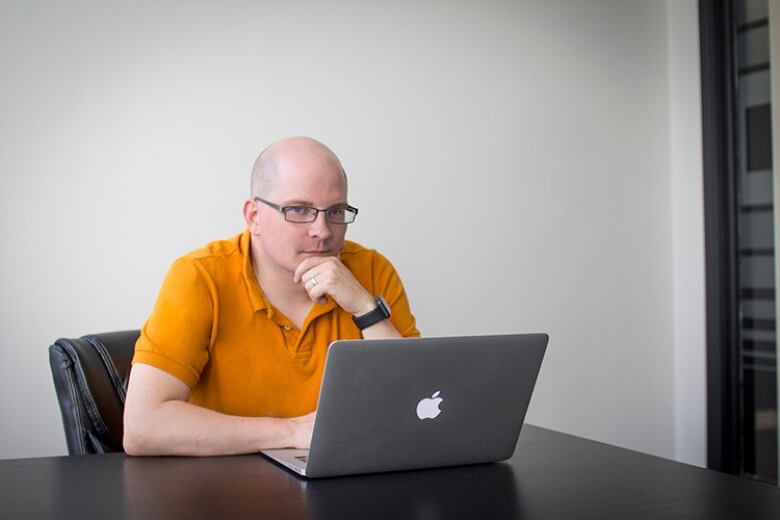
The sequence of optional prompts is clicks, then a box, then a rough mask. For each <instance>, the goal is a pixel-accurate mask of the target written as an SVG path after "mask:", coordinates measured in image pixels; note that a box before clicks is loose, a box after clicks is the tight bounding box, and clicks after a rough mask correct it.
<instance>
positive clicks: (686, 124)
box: [667, 0, 707, 466]
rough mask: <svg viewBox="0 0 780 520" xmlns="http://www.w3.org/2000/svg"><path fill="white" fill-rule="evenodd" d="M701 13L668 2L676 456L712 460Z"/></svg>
mask: <svg viewBox="0 0 780 520" xmlns="http://www.w3.org/2000/svg"><path fill="white" fill-rule="evenodd" d="M698 18H699V11H698V6H697V3H696V2H689V1H686V2H679V1H676V0H668V1H667V20H668V32H669V38H668V41H669V50H668V55H669V115H670V119H669V156H670V175H671V177H670V178H671V181H672V190H671V194H672V221H673V225H672V231H671V236H672V248H673V252H674V253H673V280H674V291H673V309H674V345H675V356H674V368H675V370H674V381H675V405H676V406H675V455H676V458H677V459H678V460H681V461H684V462H688V463H691V464H698V465H700V466H704V465H706V463H707V442H706V439H707V407H706V403H707V373H706V364H705V362H704V361H705V359H706V327H705V323H706V319H705V293H704V195H703V194H704V187H703V175H702V171H703V163H702V125H701V81H700V79H699V78H700V77H701V75H700V74H701V71H700V54H699V31H698Z"/></svg>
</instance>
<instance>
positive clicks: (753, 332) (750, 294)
mask: <svg viewBox="0 0 780 520" xmlns="http://www.w3.org/2000/svg"><path fill="white" fill-rule="evenodd" d="M734 7H735V13H736V18H737V23H736V27H735V28H734V30H735V42H736V49H735V51H736V53H735V56H736V58H737V72H736V77H735V83H736V91H737V96H736V98H737V99H736V114H735V116H736V117H735V119H736V128H737V146H736V155H737V165H736V166H737V168H736V171H737V197H738V200H737V208H738V211H737V230H738V231H737V233H738V234H737V242H738V251H739V259H738V265H739V269H738V280H739V313H740V320H739V322H740V330H739V352H740V356H739V358H740V365H739V372H740V396H739V397H740V405H741V422H742V424H741V429H740V437H741V447H742V457H741V459H742V460H741V465H742V468H741V472H742V474H743V475H747V476H751V477H753V478H757V479H760V480H765V481H767V482H773V483H776V482H777V480H778V467H777V466H778V464H777V455H778V453H777V451H778V450H777V445H778V435H777V368H776V366H777V365H776V352H777V348H776V337H775V336H776V318H775V250H774V248H775V245H774V196H773V187H772V185H773V174H772V157H771V152H770V151H769V150H770V147H768V143H770V142H771V138H770V134H771V126H770V124H769V118H768V114H770V113H771V112H770V110H771V107H770V92H771V89H770V83H769V78H770V74H769V38H768V35H769V26H768V21H767V0H735V4H734Z"/></svg>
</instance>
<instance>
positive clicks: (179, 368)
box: [133, 258, 216, 389]
mask: <svg viewBox="0 0 780 520" xmlns="http://www.w3.org/2000/svg"><path fill="white" fill-rule="evenodd" d="M210 285H211V284H209V283H208V277H207V276H206V275H205V273H204V272H202V271H201V269H199V267H198V266H197V265H196V264H195V262H194V261H193V260H191V259H188V258H180V259H178V260H176V261H175V262H174V263H173V265H172V266H171V268H170V270H169V271H168V274H167V275H166V276H165V280H164V281H163V284H162V288H161V289H160V294H159V295H158V297H157V302H156V303H155V306H154V311H153V312H152V315H151V316H150V317H149V319H148V320H147V321H146V323H145V324H144V326H143V328H142V329H141V336H140V337H139V338H138V341H137V342H136V345H135V355H134V357H133V363H134V364H135V363H143V364H146V365H151V366H153V367H156V368H159V369H161V370H164V371H165V372H167V373H169V374H171V375H172V376H174V377H176V378H178V379H180V380H181V381H182V382H184V383H185V384H186V385H187V386H188V387H190V389H192V388H193V387H194V386H195V385H196V384H197V383H198V380H199V379H200V375H201V372H202V371H203V367H204V366H205V365H206V363H207V362H208V359H209V346H210V342H211V337H212V325H213V323H214V308H215V305H216V302H215V301H214V300H215V294H214V291H213V290H210V289H211V287H210Z"/></svg>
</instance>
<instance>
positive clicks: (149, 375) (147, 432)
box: [123, 363, 315, 455]
mask: <svg viewBox="0 0 780 520" xmlns="http://www.w3.org/2000/svg"><path fill="white" fill-rule="evenodd" d="M189 396H190V389H189V387H187V385H185V384H184V383H183V382H181V381H180V380H178V379H177V378H175V377H173V376H172V375H170V374H168V373H167V372H164V371H163V370H160V369H158V368H155V367H152V366H150V365H145V364H142V363H136V364H135V365H133V368H132V370H131V372H130V382H129V385H128V389H127V399H126V402H125V414H124V439H123V444H124V448H125V451H126V452H127V454H128V455H230V454H237V453H253V452H257V451H260V450H261V449H269V448H287V447H291V448H308V447H309V444H310V442H311V434H312V428H313V426H314V415H315V414H314V413H311V414H308V415H305V416H302V417H296V418H292V419H276V418H272V417H238V416H232V415H225V414H222V413H219V412H215V411H213V410H209V409H207V408H202V407H200V406H196V405H193V404H190V403H188V402H187V400H188V399H189Z"/></svg>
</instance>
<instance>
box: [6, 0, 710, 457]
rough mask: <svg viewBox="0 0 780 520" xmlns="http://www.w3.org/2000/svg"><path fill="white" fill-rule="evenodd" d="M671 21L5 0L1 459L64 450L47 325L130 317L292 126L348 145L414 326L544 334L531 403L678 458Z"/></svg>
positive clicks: (579, 427) (358, 7) (527, 9)
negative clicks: (264, 151) (263, 152)
mask: <svg viewBox="0 0 780 520" xmlns="http://www.w3.org/2000/svg"><path fill="white" fill-rule="evenodd" d="M673 4H674V2H670V4H669V9H670V11H671V10H672V9H675V8H674V7H672V6H673ZM686 4H689V5H695V2H693V1H692V0H686ZM669 20H670V18H669V17H667V3H666V2H665V1H662V0H656V1H652V2H619V1H609V0H590V1H588V2H567V1H542V0H539V1H528V2H509V1H494V2H473V1H467V0H461V1H458V2H453V1H449V0H434V1H429V2H425V3H419V2H382V3H374V2H361V1H357V0H355V1H334V2H328V3H319V2H310V3H303V2H250V1H243V2H242V1H227V2H220V3H216V2H181V3H173V2H159V1H158V2H123V3H121V4H116V5H109V3H108V2H104V1H93V2H89V1H87V0H78V1H73V2H69V3H59V2H42V1H34V0H25V1H22V0H19V1H12V2H8V1H6V2H3V3H2V4H0V67H1V68H0V75H1V76H2V78H3V80H2V81H0V113H2V114H3V116H2V118H0V197H2V198H1V199H0V202H1V203H2V204H1V205H0V211H1V212H2V213H1V214H0V216H1V217H2V218H0V226H2V227H1V228H0V229H1V230H2V236H3V237H4V239H5V247H4V254H3V255H2V257H1V258H2V260H0V261H1V262H2V274H1V275H0V276H2V278H0V280H1V283H2V289H3V297H2V314H0V316H1V318H0V319H1V320H2V323H1V324H0V325H2V326H0V356H1V357H0V416H2V417H3V418H4V420H3V421H2V422H1V423H0V457H21V456H38V455H50V454H59V453H64V452H65V445H64V439H63V435H62V429H61V425H60V418H59V411H58V409H57V405H56V401H55V398H54V391H53V388H52V384H51V380H50V375H49V369H48V362H47V350H46V347H47V346H48V345H49V344H50V343H51V342H52V341H53V340H54V339H56V338H57V337H60V336H76V335H81V334H85V333H90V332H97V331H106V330H116V329H124V328H136V327H139V326H140V325H141V323H142V322H143V320H144V319H145V318H146V316H147V314H148V313H149V311H150V310H151V306H152V304H153V302H154V298H155V295H156V292H157V289H158V287H159V283H160V281H161V279H162V276H163V274H164V273H165V271H166V269H167V267H168V265H169V264H170V262H171V261H172V260H173V259H174V258H175V257H176V256H177V255H179V254H182V253H184V252H186V251H188V250H191V249H193V248H195V247H198V246H200V245H202V244H203V243H205V242H207V241H209V240H212V239H215V238H222V237H226V236H229V235H232V234H234V233H237V232H239V231H240V230H241V229H242V220H241V216H240V207H241V203H242V200H243V197H244V196H245V195H246V194H247V189H248V171H249V168H250V166H251V163H252V161H253V160H254V157H255V155H256V153H257V152H258V151H259V150H260V149H261V148H262V147H264V146H265V145H266V144H268V143H269V142H271V141H272V140H275V139H277V138H279V137H282V136H285V135H290V134H306V135H312V136H314V137H317V138H319V139H321V140H322V141H324V142H325V143H327V144H328V145H330V146H331V147H332V148H333V149H334V150H335V151H336V152H337V153H338V154H339V155H340V156H341V158H342V160H343V163H344V165H345V166H346V168H347V170H348V173H349V174H350V181H351V182H350V189H351V193H350V196H351V202H353V203H354V204H355V205H357V206H358V207H360V209H361V213H360V221H359V223H357V224H356V225H354V227H353V228H351V230H350V233H351V237H352V238H353V239H355V240H358V241H361V242H363V243H366V244H368V245H371V246H374V247H376V248H378V249H380V250H382V251H383V252H384V253H385V254H387V255H388V256H389V257H390V258H391V259H392V260H393V261H394V263H395V264H396V267H397V268H398V269H399V271H400V273H401V275H402V277H403V279H404V281H405V283H406V285H407V290H408V293H409V295H410V298H411V301H412V305H413V310H414V311H415V313H416V315H417V317H418V321H419V325H420V327H421V329H422V331H423V333H424V334H426V335H453V334H481V333H502V332H520V331H547V332H549V333H550V335H551V338H552V339H551V343H550V347H549V350H548V356H547V359H546V360H545V364H544V366H543V370H542V375H541V378H540V381H539V384H538V387H537V391H536V393H535V395H534V400H533V403H532V408H531V411H530V413H529V417H528V419H529V421H531V422H533V423H535V424H539V425H543V426H547V427H551V428H555V429H559V430H563V431H567V432H572V433H575V434H578V435H583V436H585V437H590V438H594V439H598V440H602V441H606V442H610V443H614V444H618V445H621V446H628V447H631V448H634V449H638V450H641V451H646V452H650V453H655V454H659V455H662V456H666V457H674V456H675V446H676V445H678V446H679V445H680V440H679V439H680V436H679V435H678V434H677V433H676V430H675V421H676V415H675V410H676V394H675V381H677V383H678V384H679V382H680V381H681V380H682V379H684V377H685V375H684V374H681V373H677V375H675V363H676V361H677V360H678V358H679V356H676V354H675V342H678V343H679V341H680V334H679V329H678V323H679V322H678V321H677V320H675V318H674V313H675V312H676V310H679V305H678V302H679V300H680V296H679V291H680V290H681V286H680V285H679V284H677V282H676V280H677V278H675V277H676V275H677V273H678V270H679V268H678V263H677V262H676V261H675V258H676V257H677V256H678V255H679V254H683V253H681V252H679V251H678V249H677V245H678V242H679V240H678V238H676V237H677V235H676V234H675V233H676V231H675V232H673V230H676V223H677V219H678V217H679V216H680V209H679V208H680V207H681V206H682V207H684V206H685V203H686V201H687V198H686V199H685V200H682V199H680V200H678V199H677V198H676V195H675V193H676V191H675V190H676V188H677V186H678V183H677V182H676V181H675V180H674V178H675V177H674V176H675V175H676V174H677V173H679V171H678V170H676V169H675V168H674V167H671V168H670V164H672V163H673V162H674V161H675V159H676V158H678V159H679V157H682V155H680V152H679V151H676V149H674V147H673V146H672V136H674V135H677V134H675V132H678V131H679V130H678V129H679V128H681V127H685V128H687V126H686V125H689V126H691V127H694V126H695V125H696V124H698V122H697V121H693V118H695V117H696V115H695V114H694V113H693V112H692V111H686V112H685V113H684V114H683V115H681V116H680V118H681V121H677V119H670V117H669V110H670V108H674V107H675V106H676V105H675V102H676V101H675V100H676V99H677V97H675V96H676V94H675V93H674V92H675V89H676V88H682V87H683V86H684V85H685V81H684V80H682V79H680V78H679V77H677V76H674V74H675V71H674V69H673V68H672V67H670V65H671V64H672V60H671V59H670V54H669V53H668V46H667V36H668V34H667V31H668V30H671V29H668V26H669V25H670V21H669ZM688 21H689V23H693V21H691V20H688ZM675 27H676V26H675ZM682 29H686V27H683V28H682ZM687 29H688V30H692V29H693V28H692V27H687ZM670 42H671V40H670ZM686 42H687V40H680V41H679V42H678V41H677V40H674V42H673V43H674V44H675V45H682V46H686V45H689V44H690V42H687V43H686ZM672 78H677V79H672ZM686 193H687V192H686ZM689 196H692V195H691V194H690V193H687V195H685V197H689ZM683 216H684V215H683ZM693 254H696V251H693ZM686 265H687V264H686ZM699 275H700V273H699ZM696 319H698V318H696ZM694 358H695V356H694ZM697 361H698V363H699V364H701V365H702V366H703V363H704V360H703V359H698V360H696V359H691V360H689V362H690V364H692V365H697ZM697 366H698V365H697ZM697 366H696V367H694V368H695V369H698V368H697ZM696 406H699V407H700V408H703V407H704V403H703V402H700V403H694V407H696ZM9 418H10V420H9ZM686 457H687V456H686Z"/></svg>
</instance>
